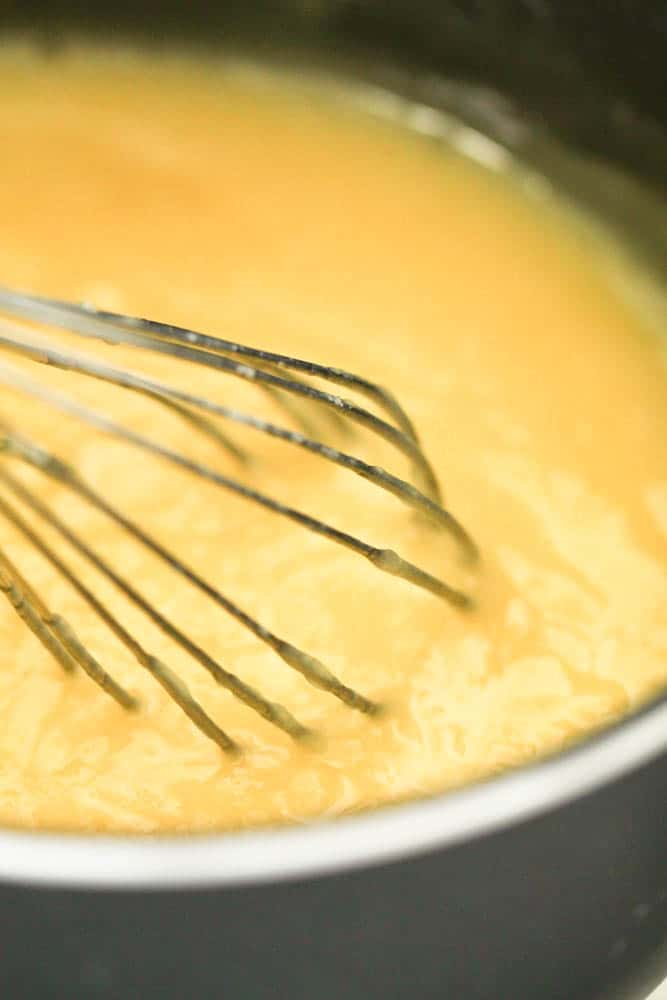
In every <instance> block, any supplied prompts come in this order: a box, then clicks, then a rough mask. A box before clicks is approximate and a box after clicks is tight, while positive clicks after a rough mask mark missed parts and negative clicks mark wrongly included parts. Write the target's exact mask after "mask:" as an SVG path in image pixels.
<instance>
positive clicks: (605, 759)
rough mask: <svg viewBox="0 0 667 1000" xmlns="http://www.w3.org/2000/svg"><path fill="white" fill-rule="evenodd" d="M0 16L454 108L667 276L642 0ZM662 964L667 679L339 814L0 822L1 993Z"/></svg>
mask: <svg viewBox="0 0 667 1000" xmlns="http://www.w3.org/2000/svg"><path fill="white" fill-rule="evenodd" d="M0 31H3V32H4V31H6V32H22V33H29V34H30V35H31V36H32V37H34V38H35V40H36V41H37V43H38V44H43V45H45V46H47V47H48V46H53V45H57V44H59V42H60V40H62V39H63V38H65V39H66V38H67V37H69V36H70V35H71V34H72V33H74V34H76V35H77V36H81V35H82V34H88V35H92V36H94V37H96V38H101V39H103V40H105V41H110V40H111V41H113V40H115V39H122V40H125V39H133V40H135V41H136V42H137V43H139V44H145V45H162V44H169V43H171V42H177V43H179V44H188V45H192V46H197V45H201V46H205V47H209V48H210V47H211V46H214V47H221V48H226V49H228V50H234V51H241V52H244V53H249V54H251V55H252V57H253V58H261V59H280V58H288V59H289V61H290V64H291V65H297V64H298V62H299V61H303V64H304V65H306V64H312V65H318V66H322V67H326V71H327V72H329V73H335V74H338V75H340V76H341V78H344V79H345V80H347V81H348V82H349V83H352V84H356V83H359V84H363V86H365V87H375V88H380V89H381V90H382V92H383V93H395V94H400V95H402V96H403V97H405V99H406V100H408V101H413V102H419V103H420V105H422V106H423V105H426V106H430V107H434V108H444V109H445V110H448V111H449V112H452V113H454V112H455V113H456V116H457V118H456V120H457V121H463V122H466V123H467V125H466V127H469V128H471V129H473V130H478V131H479V132H480V133H481V134H486V135H491V136H494V137H495V139H496V140H497V141H498V142H501V143H503V144H505V145H506V146H508V147H510V148H511V149H512V150H513V152H514V153H515V154H516V156H517V157H519V158H520V159H521V160H522V162H524V163H525V164H527V166H528V167H529V168H534V169H538V170H540V171H542V172H547V173H549V172H552V173H557V174H558V177H557V180H558V183H559V184H560V186H561V188H562V189H563V191H564V192H566V194H568V195H571V196H572V198H574V199H576V198H577V197H579V196H580V195H581V196H584V194H585V196H586V198H587V199H588V201H589V204H590V205H591V206H592V207H593V208H594V209H595V211H597V212H598V213H599V215H600V218H604V219H605V220H606V221H605V224H608V225H609V227H610V228H611V229H614V230H615V231H616V233H617V235H618V238H619V239H623V240H625V241H626V242H627V244H628V246H630V245H631V246H632V252H633V253H636V254H637V255H641V256H643V259H644V260H645V262H646V266H647V268H651V269H652V270H653V272H654V276H655V277H656V279H657V280H660V272H662V278H663V280H664V277H665V264H666V262H667V222H666V221H665V219H666V218H667V214H665V211H664V208H665V201H664V199H665V197H666V196H667V100H666V97H667V77H666V75H665V52H667V8H665V5H664V2H663V0H641V2H638V0H599V2H598V3H596V4H582V3H580V2H578V0H567V2H566V0H561V2H550V0H483V2H479V0H433V2H426V0H405V2H398V0H266V2H257V3H251V2H250V0H236V2H227V3H225V2H224V0H217V2H215V0H211V2H209V3H207V2H204V0H188V2H187V3H177V2H171V0H168V2H155V0H141V2H139V3H134V4H132V3H100V4H90V3H76V2H71V3H67V2H64V0H48V2H47V0H45V2H43V3H40V2H36V0H20V2H19V0H17V3H16V4H15V5H12V3H11V2H10V3H9V4H5V5H3V7H2V13H0ZM1 127H2V126H1V123H0V135H1V134H2V133H1ZM4 655H8V652H7V651H6V650H5V651H4ZM665 974H667V695H665V696H661V697H658V698H657V699H655V700H654V701H653V702H651V703H650V704H648V705H645V706H644V707H643V708H642V709H641V710H640V711H638V712H637V713H635V714H634V715H632V716H631V717H628V718H626V719H624V720H623V721H621V722H620V723H618V724H615V725H613V726H611V727H609V728H607V729H605V730H604V731H603V732H598V733H596V734H594V735H593V736H591V737H590V738H589V739H588V740H586V741H584V742H582V743H580V744H579V745H577V746H576V747H573V748H570V749H568V750H567V751H566V752H563V753H561V754H559V755H556V756H552V757H550V758H548V759H546V760H543V761H541V762H539V763H534V764H531V765H530V766H527V767H523V768H519V769H517V770H514V771H512V772H510V773H507V774H505V775H503V776H501V777H498V778H495V779H493V780H489V781H486V782H483V783H481V784H477V785H475V786H472V787H468V788H466V789H463V790H460V791H456V792H452V793H449V794H444V795H440V796H435V797H433V798H430V799H428V800H423V801H418V802H412V803H403V804H400V805H395V806H391V807H386V808H382V809H378V810H375V811H370V812H368V813H364V814H360V815H357V816H354V817H349V818H342V819H338V820H335V821H327V822H313V823H309V824H306V825H302V826H298V827H291V828H281V829H270V830H261V831H257V832H244V833H238V834H236V833H225V834H219V835H206V836H190V837H178V838H175V837H156V838H145V837H137V838H132V837H113V838H109V837H101V836H100V837H96V836H79V835H76V836H75V835H64V834H54V833H38V832H34V833H33V832H21V831H15V830H4V831H0V994H1V995H2V996H3V997H7V998H10V997H11V998H13V997H17V998H18V997H39V998H42V997H58V998H59V997H63V998H75V997H83V998H109V1000H111V998H113V1000H120V998H142V1000H148V998H151V997H159V998H161V1000H170V998H173V1000H182V998H184V997H197V998H200V1000H208V998H211V1000H223V998H224V1000H227V998H230V1000H231V998H241V1000H254V998H264V997H267V998H268V997H285V998H289V1000H298V998H303V1000H306V998H308V1000H334V998H335V1000H340V998H346V1000H374V998H383V1000H390V998H404V997H411V998H419V1000H424V998H429V997H433V998H445V997H447V998H452V1000H532V998H538V997H539V998H545V997H546V998H550V1000H596V998H600V1000H601V998H611V997H621V996H623V997H637V998H639V997H643V996H645V995H646V994H647V992H648V990H649V989H650V987H651V985H652V984H653V983H654V982H655V981H657V980H658V979H659V978H660V976H663V975H665Z"/></svg>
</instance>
